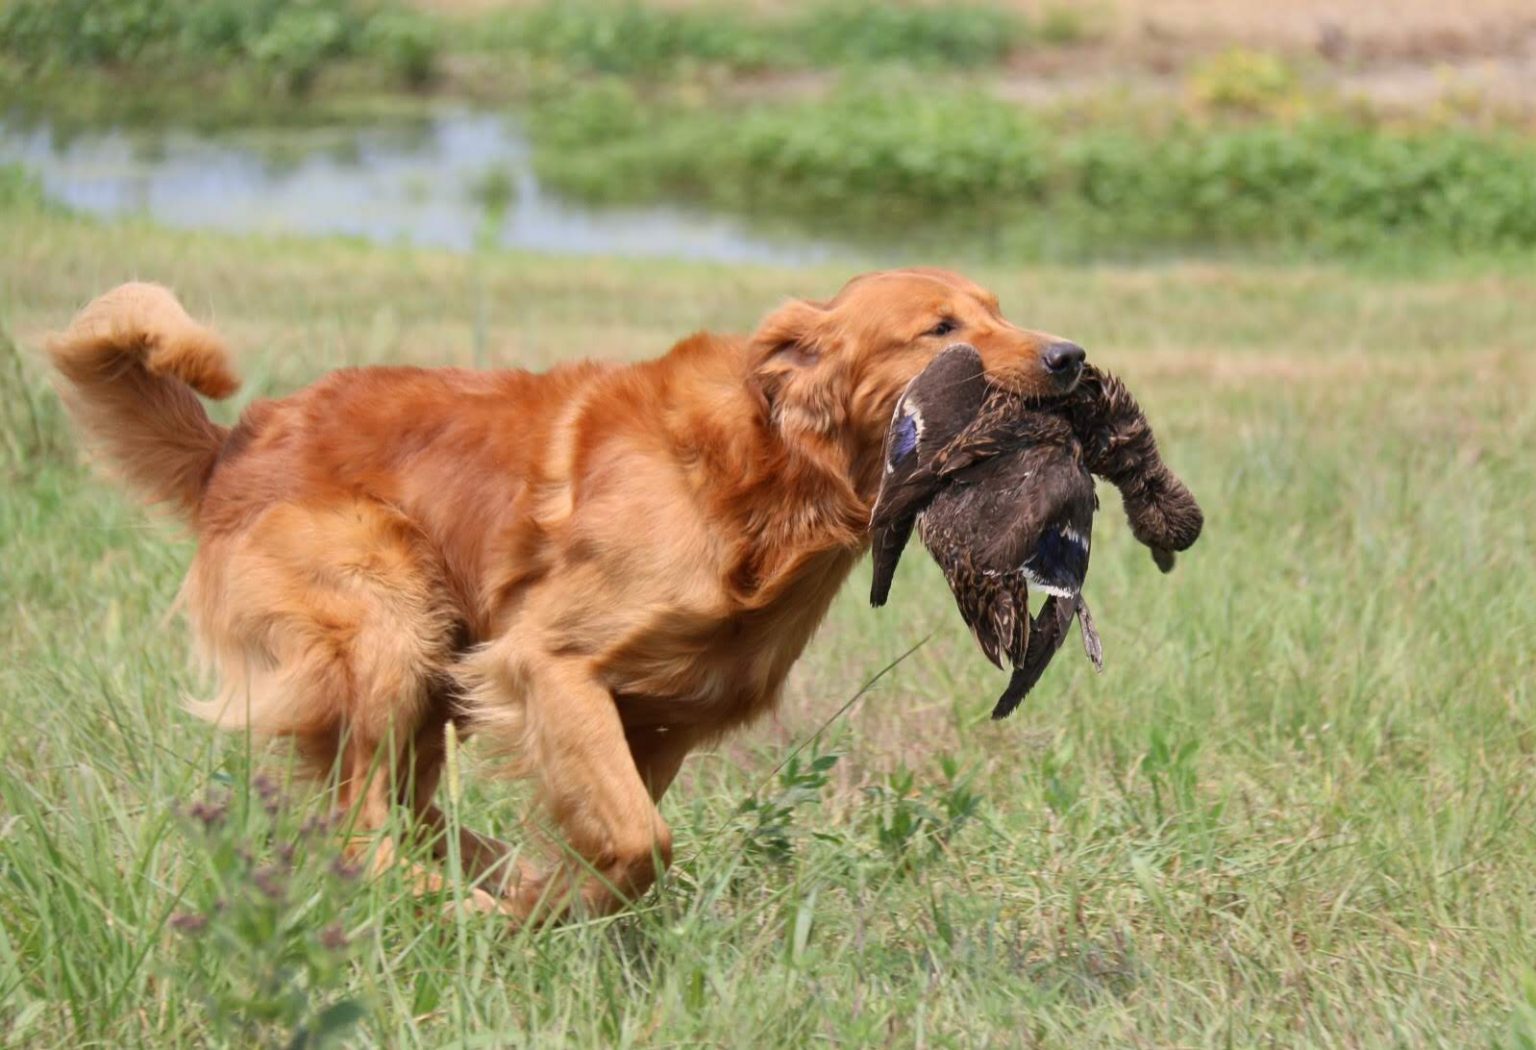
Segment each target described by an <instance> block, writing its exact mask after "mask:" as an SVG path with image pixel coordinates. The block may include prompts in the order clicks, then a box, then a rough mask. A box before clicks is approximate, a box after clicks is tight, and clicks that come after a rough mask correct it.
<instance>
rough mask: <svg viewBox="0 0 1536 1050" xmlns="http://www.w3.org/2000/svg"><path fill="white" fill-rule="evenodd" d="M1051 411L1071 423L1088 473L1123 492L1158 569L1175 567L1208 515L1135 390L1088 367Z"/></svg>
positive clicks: (1127, 512)
mask: <svg viewBox="0 0 1536 1050" xmlns="http://www.w3.org/2000/svg"><path fill="white" fill-rule="evenodd" d="M1052 411H1055V412H1059V413H1060V414H1061V415H1062V417H1063V418H1064V419H1066V421H1067V422H1068V423H1069V424H1070V425H1071V427H1072V433H1073V434H1074V435H1076V437H1077V439H1078V441H1079V442H1080V443H1081V444H1082V448H1083V457H1084V460H1085V462H1086V463H1087V466H1088V469H1089V471H1091V472H1092V473H1093V474H1095V475H1097V476H1098V477H1101V478H1104V479H1105V480H1106V481H1109V482H1110V483H1111V484H1113V485H1114V486H1115V487H1116V488H1117V489H1119V490H1120V498H1121V500H1122V501H1123V503H1124V504H1125V516H1126V519H1127V520H1128V521H1129V522H1130V524H1131V533H1132V534H1133V535H1134V536H1135V537H1136V539H1138V540H1139V541H1141V542H1142V543H1143V544H1145V545H1146V546H1147V547H1148V548H1150V549H1151V551H1152V560H1153V561H1155V562H1156V563H1157V567H1158V568H1159V569H1161V570H1162V571H1163V572H1169V571H1170V570H1172V569H1173V565H1174V552H1175V551H1182V550H1187V549H1188V548H1189V547H1190V546H1191V545H1192V544H1193V543H1194V542H1195V541H1196V540H1197V539H1199V538H1200V532H1201V530H1202V529H1203V528H1204V526H1205V516H1204V514H1203V513H1202V512H1201V510H1200V504H1199V503H1197V502H1196V501H1195V497H1194V494H1193V493H1191V492H1190V491H1189V488H1188V487H1187V486H1186V485H1185V484H1184V482H1182V481H1180V480H1179V478H1178V477H1177V476H1176V475H1175V474H1174V473H1173V471H1171V470H1169V469H1168V466H1167V464H1165V463H1164V462H1163V458H1162V456H1161V455H1160V454H1159V453H1158V451H1157V439H1156V438H1155V437H1154V436H1153V434H1152V425H1151V424H1150V423H1148V422H1147V417H1146V414H1145V413H1144V412H1142V410H1141V406H1140V405H1138V404H1137V403H1136V398H1135V397H1133V396H1132V395H1131V392H1130V390H1128V389H1127V388H1126V386H1125V384H1124V383H1122V382H1121V381H1120V379H1119V378H1118V377H1117V376H1114V375H1112V374H1110V373H1109V372H1104V371H1101V370H1100V369H1097V368H1094V367H1093V366H1092V365H1086V366H1084V368H1083V374H1082V376H1081V377H1080V378H1079V379H1078V383H1077V386H1076V387H1074V388H1073V390H1072V392H1071V393H1070V394H1068V395H1067V396H1066V397H1065V398H1062V399H1061V400H1060V401H1059V402H1053V403H1052Z"/></svg>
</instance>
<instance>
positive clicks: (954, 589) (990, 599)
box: [918, 488, 1029, 667]
mask: <svg viewBox="0 0 1536 1050" xmlns="http://www.w3.org/2000/svg"><path fill="white" fill-rule="evenodd" d="M974 492H975V490H974V489H965V490H956V489H955V488H946V489H944V490H943V491H942V492H940V493H939V495H938V496H937V497H935V499H934V501H933V503H932V504H931V505H930V506H929V508H928V509H927V510H926V511H924V512H923V516H922V519H921V523H920V524H919V526H918V528H919V530H920V531H921V532H922V537H923V545H924V546H925V547H927V548H928V553H929V554H931V555H933V560H934V561H935V562H936V563H938V566H939V569H940V570H941V571H942V572H943V573H944V579H945V581H946V582H948V584H949V589H950V592H951V593H952V594H953V595H954V597H955V607H956V608H957V609H959V610H960V618H961V619H962V620H964V621H965V625H966V626H967V627H969V628H970V629H971V634H972V635H973V636H974V637H975V639H976V644H977V645H978V646H979V647H980V648H981V651H982V652H983V653H984V654H985V655H986V657H987V659H988V660H991V661H992V663H993V664H995V665H996V666H998V667H1002V666H1003V665H1004V661H1005V660H1006V661H1007V662H1008V664H1010V665H1017V664H1018V663H1019V662H1020V661H1021V660H1022V659H1023V658H1024V652H1025V647H1026V646H1027V645H1028V644H1029V585H1028V583H1027V581H1025V579H1024V577H1023V576H1022V575H1020V574H1019V573H1011V574H1007V575H1003V574H998V573H990V572H987V571H985V568H984V566H982V565H980V564H979V563H978V562H977V560H976V558H975V548H976V543H975V526H976V522H977V519H976V515H975V513H974V511H975V507H974V506H973V500H972V499H971V498H970V497H971V496H973V495H974Z"/></svg>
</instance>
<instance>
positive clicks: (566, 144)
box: [530, 66, 1536, 259]
mask: <svg viewBox="0 0 1536 1050" xmlns="http://www.w3.org/2000/svg"><path fill="white" fill-rule="evenodd" d="M1241 68H1244V69H1246V68H1247V67H1246V66H1243V67H1241ZM1215 72H1216V73H1217V74H1219V75H1213V76H1210V77H1208V78H1207V79H1206V80H1205V81H1203V82H1202V83H1203V86H1204V89H1205V94H1206V95H1207V96H1209V97H1208V98H1207V99H1206V101H1205V102H1203V103H1202V104H1201V105H1200V106H1199V107H1197V108H1195V109H1192V110H1187V111H1183V112H1180V111H1174V112H1173V113H1171V114H1170V113H1169V111H1168V107H1162V108H1161V109H1160V110H1159V111H1158V112H1157V113H1156V114H1154V113H1152V112H1151V111H1137V110H1134V109H1124V108H1122V110H1121V111H1120V112H1109V113H1101V114H1087V115H1085V114H1081V113H1074V112H1065V113H1056V114H1048V113H1041V112H1031V111H1030V110H1028V109H1025V108H1023V107H1020V106H1017V105H1014V104H1011V103H1008V102H1004V101H1001V100H999V99H997V98H994V97H992V96H991V95H990V94H989V93H988V92H987V91H986V90H983V89H981V88H979V87H977V86H974V85H960V86H956V85H953V84H951V85H944V84H935V83H932V82H929V81H926V80H925V81H923V82H914V81H902V80H900V79H898V78H893V77H889V76H886V77H882V78H880V79H879V80H878V81H873V82H870V83H868V84H864V85H853V86H849V87H845V88H844V89H842V90H840V91H836V92H834V93H833V94H832V95H831V96H829V97H827V98H817V99H814V100H809V101H794V100H791V101H782V100H780V101H761V100H759V101H757V102H754V103H751V104H747V105H740V104H738V105H736V106H730V105H722V104H721V103H720V102H719V100H715V99H710V100H707V101H706V100H703V99H699V100H695V101H693V102H689V101H677V100H670V99H667V98H665V97H663V98H661V99H659V100H658V99H656V98H654V97H648V96H646V95H645V94H643V93H641V92H637V91H636V90H635V89H634V88H633V87H631V86H629V85H627V84H624V83H622V82H619V81H607V82H603V83H598V84H595V85H590V86H588V87H586V88H580V89H571V88H567V89H565V90H563V91H562V92H560V93H559V94H558V95H556V96H554V97H552V98H550V99H549V100H548V101H546V102H544V103H543V104H542V105H539V106H536V107H535V108H534V109H533V111H532V115H531V121H530V129H531V133H532V135H533V137H534V141H535V144H536V145H537V146H538V148H539V150H540V153H539V155H538V158H537V163H538V167H539V170H540V173H541V175H542V176H543V177H544V178H545V179H547V180H548V181H549V182H550V183H552V184H553V185H556V186H558V187H560V188H562V189H566V190H568V191H570V192H572V193H576V194H580V195H583V196H587V197H592V198H599V199H601V198H619V199H623V198H629V197H646V196H672V197H674V198H676V199H679V200H684V201H708V202H710V203H713V204H716V205H717V206H721V207H726V208H732V209H736V210H745V211H748V212H752V211H757V212H767V213H771V214H773V215H776V216H781V215H785V214H788V215H796V216H799V217H801V218H802V219H810V220H812V221H815V222H817V223H818V224H819V225H820V226H822V227H823V228H825V227H827V226H831V227H832V228H842V229H846V230H850V231H852V232H854V233H859V232H864V233H867V232H868V231H869V230H871V229H874V230H883V231H885V239H886V240H888V241H893V242H910V240H911V239H913V238H922V239H925V240H926V241H931V242H935V243H942V242H943V241H944V240H946V239H947V240H949V241H953V240H954V239H955V238H956V236H957V235H961V236H964V235H970V236H973V237H974V236H976V235H977V234H978V233H979V232H981V231H986V236H985V237H984V238H978V239H984V240H986V241H988V242H989V243H990V244H991V245H992V250H993V252H994V253H995V254H996V255H997V256H999V257H1001V258H1010V259H1021V258H1022V259H1030V258H1040V257H1046V258H1051V257H1063V256H1065V257H1068V258H1071V257H1093V256H1102V255H1103V254H1104V253H1105V250H1106V246H1113V247H1114V249H1115V250H1119V251H1126V250H1135V249H1136V248H1138V247H1139V248H1142V249H1143V250H1151V251H1167V250H1169V249H1170V248H1175V249H1180V248H1181V249H1185V250H1187V249H1190V248H1192V247H1193V248H1200V249H1202V250H1209V249H1211V248H1216V249H1221V248H1228V249H1230V248H1232V247H1234V246H1237V247H1247V248H1253V247H1260V248H1264V249H1266V250H1270V251H1276V252H1281V253H1297V252H1301V253H1311V254H1333V255H1342V256H1360V255H1365V254H1405V253H1423V252H1436V251H1441V252H1443V251H1447V250H1448V251H1450V252H1505V253H1511V254H1513V253H1523V252H1525V251H1526V250H1527V249H1528V248H1529V247H1530V246H1531V245H1536V176H1533V174H1532V172H1533V171H1536V145H1533V144H1532V141H1531V139H1530V138H1529V137H1527V136H1522V135H1519V134H1515V133H1510V132H1486V131H1483V132H1478V131H1471V130H1467V129H1464V128H1453V127H1441V126H1425V127H1418V128H1397V127H1388V126H1382V125H1380V124H1377V123H1376V122H1374V121H1371V120H1365V119H1360V118H1358V117H1357V116H1354V115H1351V114H1349V113H1347V112H1345V111H1342V110H1339V109H1336V108H1335V109H1324V108H1319V109H1316V110H1315V111H1313V112H1310V113H1303V114H1300V115H1297V116H1294V117H1290V118H1281V117H1280V116H1279V115H1278V114H1270V115H1269V116H1266V117H1265V118H1263V119H1259V120H1254V119H1249V118H1247V117H1235V116H1232V115H1222V114H1220V113H1216V112H1212V111H1211V107H1212V106H1215V107H1218V108H1219V107H1220V106H1222V105H1231V104H1234V103H1237V102H1241V103H1243V106H1241V107H1237V108H1247V106H1248V104H1249V103H1250V102H1259V103H1262V101H1263V100H1264V99H1266V98H1269V97H1271V96H1272V95H1280V96H1283V97H1288V96H1285V92H1284V90H1283V89H1282V90H1281V91H1279V92H1274V91H1273V89H1269V88H1267V87H1266V82H1265V81H1263V80H1262V78H1260V79H1258V81H1257V84H1258V86H1257V87H1254V86H1253V83H1254V78H1249V77H1247V76H1246V75H1244V76H1233V75H1232V74H1230V73H1229V72H1222V71H1221V70H1216V71H1215ZM1305 101H1306V100H1303V99H1300V98H1298V99H1297V102H1298V104H1303V103H1305Z"/></svg>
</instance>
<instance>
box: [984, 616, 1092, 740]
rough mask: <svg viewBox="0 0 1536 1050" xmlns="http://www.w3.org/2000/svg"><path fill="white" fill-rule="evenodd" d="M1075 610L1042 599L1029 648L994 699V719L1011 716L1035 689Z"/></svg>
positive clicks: (1030, 634) (1064, 637) (1059, 645)
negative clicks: (995, 702)
mask: <svg viewBox="0 0 1536 1050" xmlns="http://www.w3.org/2000/svg"><path fill="white" fill-rule="evenodd" d="M1074 610H1075V605H1074V603H1073V601H1072V599H1070V598H1060V597H1057V596H1056V595H1054V594H1053V595H1051V596H1050V597H1048V598H1046V599H1045V604H1044V605H1042V606H1041V607H1040V615H1038V616H1036V617H1035V619H1034V623H1033V625H1031V627H1030V631H1029V647H1028V649H1027V650H1026V652H1025V655H1024V662H1023V663H1022V664H1020V665H1019V666H1018V667H1017V668H1015V669H1014V672H1013V675H1012V677H1010V678H1009V679H1008V686H1007V688H1006V689H1004V690H1003V695H1002V696H1000V697H998V698H997V704H996V705H995V706H994V707H993V708H992V717H993V719H1000V718H1007V717H1008V716H1009V715H1011V714H1013V712H1014V710H1015V709H1016V708H1017V707H1018V706H1019V705H1020V704H1021V703H1023V702H1024V698H1025V697H1026V696H1028V695H1029V691H1030V690H1031V689H1033V688H1034V687H1035V683H1037V682H1039V681H1040V676H1041V675H1042V674H1044V673H1045V669H1046V668H1047V667H1049V666H1050V664H1051V657H1053V656H1055V655H1056V650H1058V649H1060V648H1061V643H1062V642H1063V641H1065V640H1066V637H1067V628H1068V627H1070V626H1071V624H1072V614H1073V612H1074ZM1095 637H1097V636H1095Z"/></svg>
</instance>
